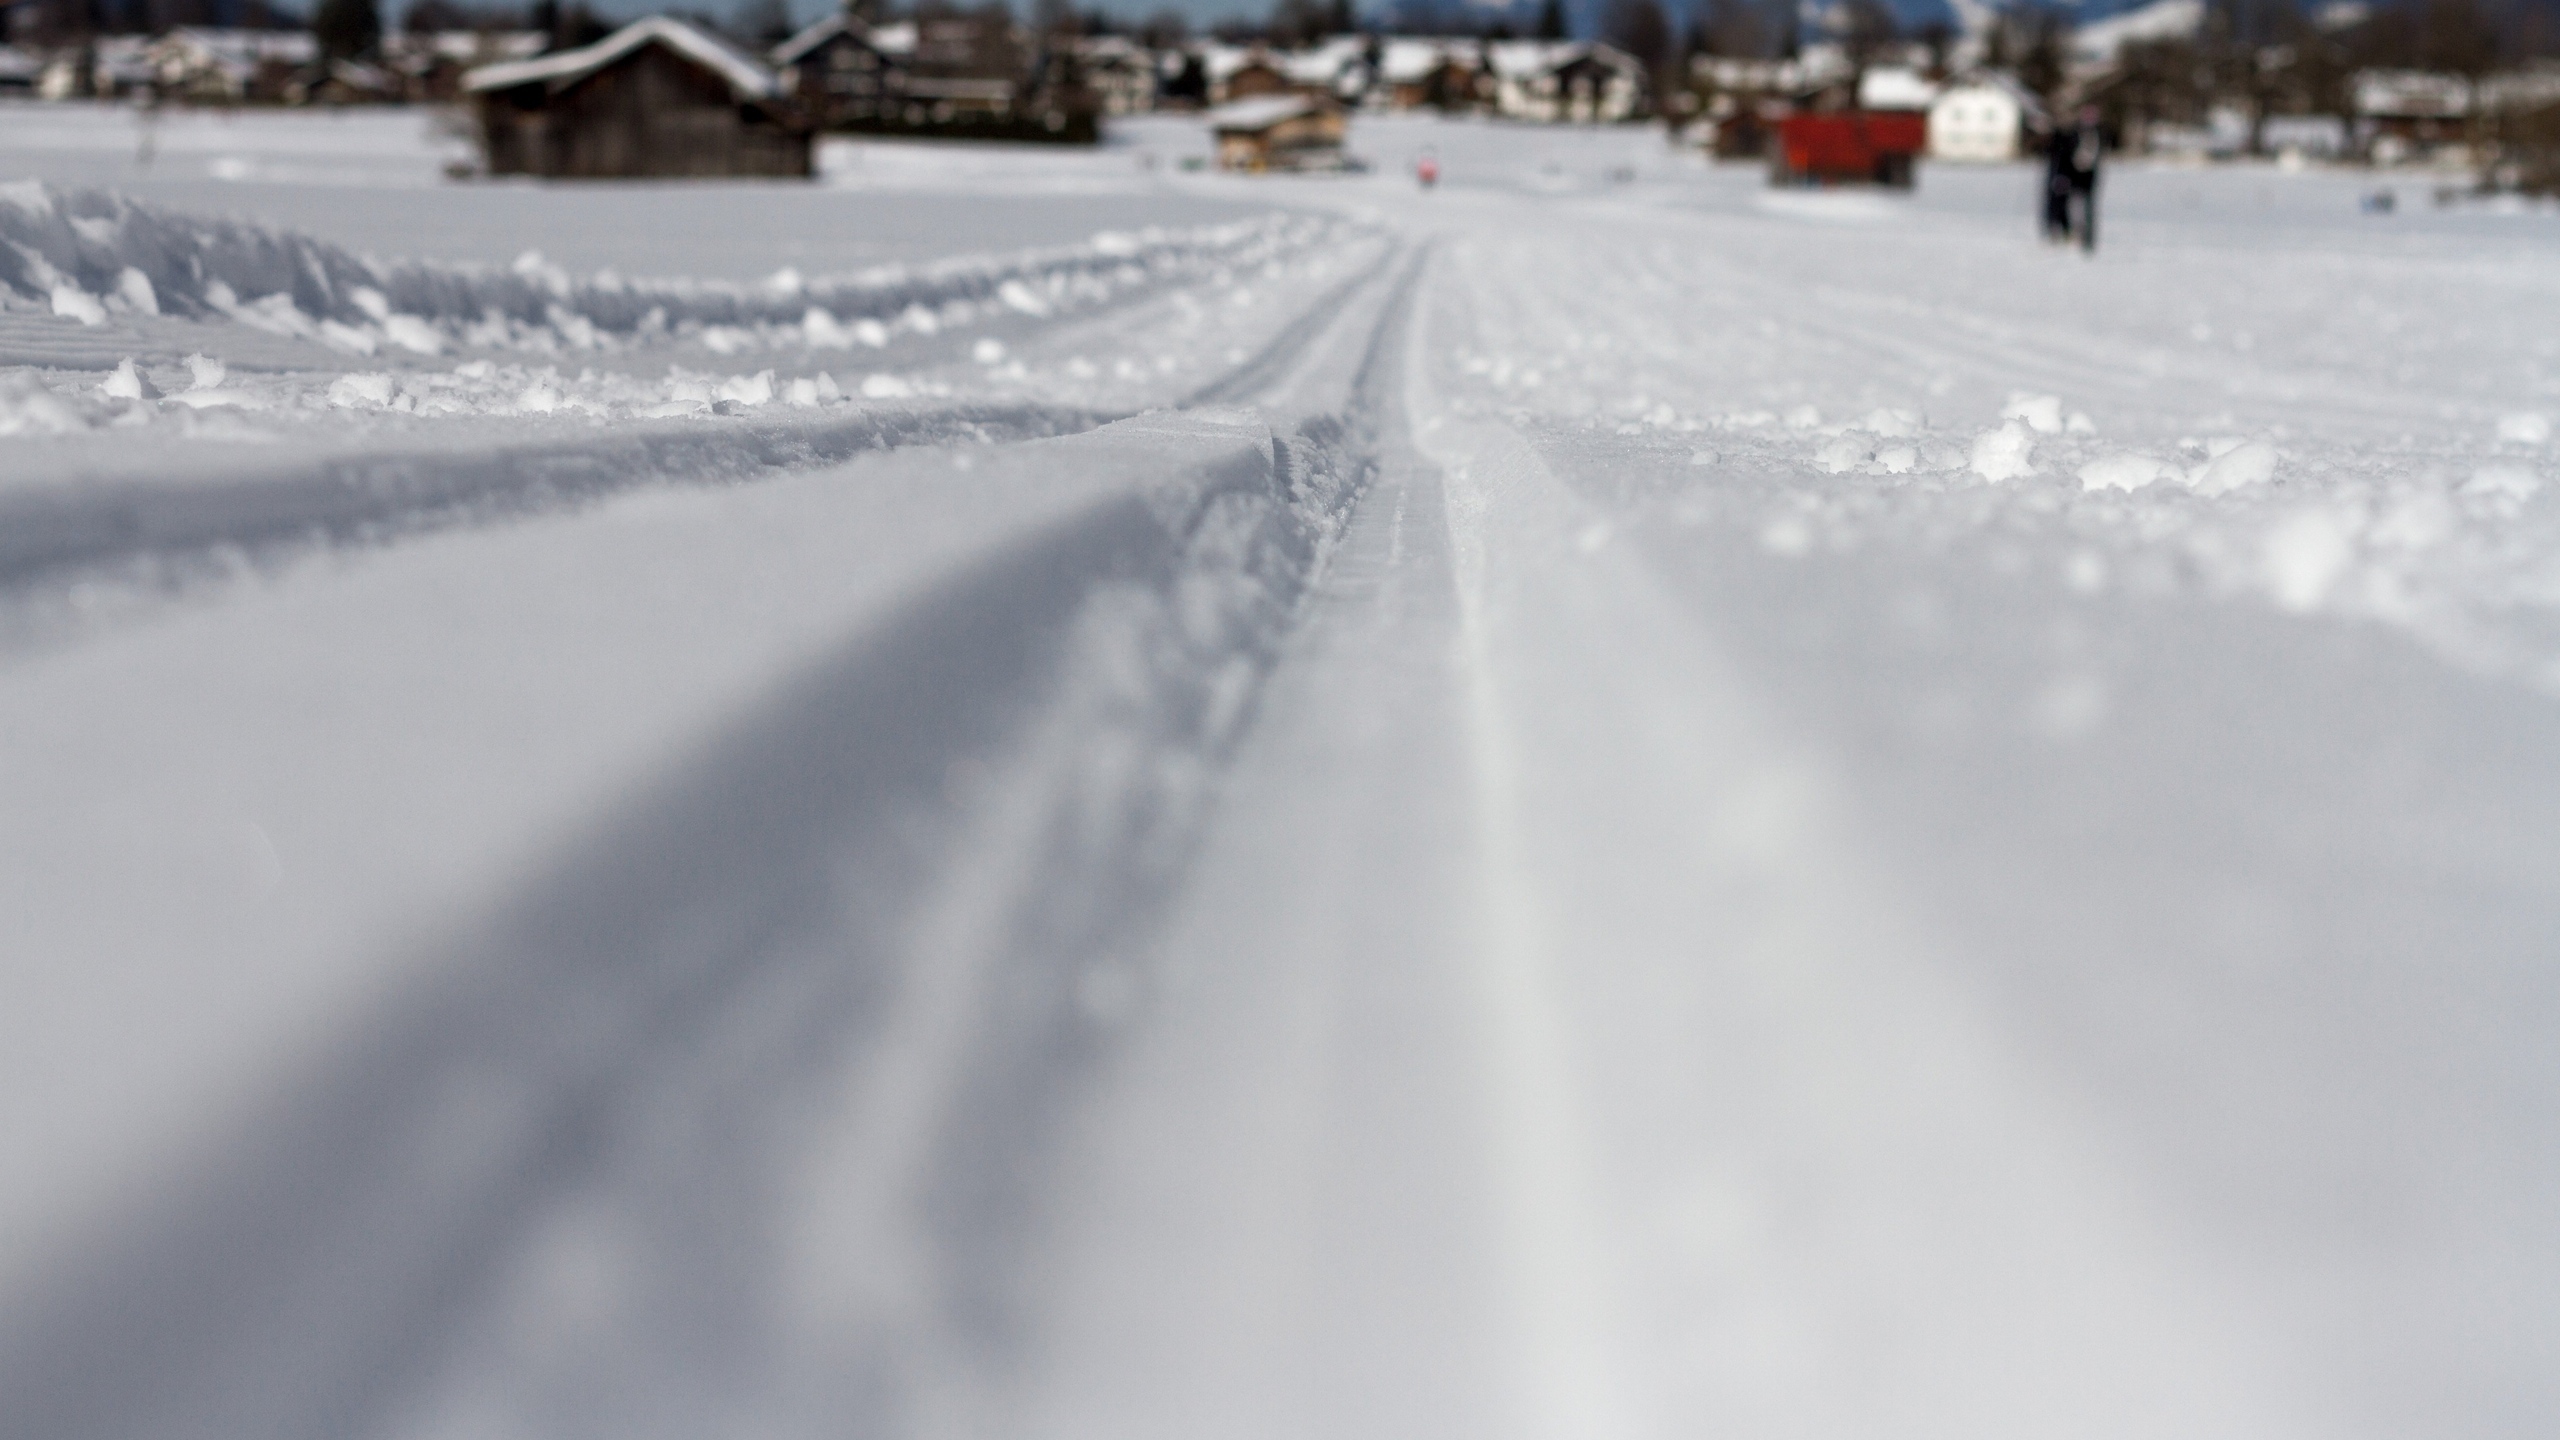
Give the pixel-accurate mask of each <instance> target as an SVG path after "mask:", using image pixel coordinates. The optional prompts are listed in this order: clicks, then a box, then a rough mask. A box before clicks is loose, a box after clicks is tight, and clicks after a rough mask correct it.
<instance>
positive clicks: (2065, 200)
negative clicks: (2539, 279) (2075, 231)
mask: <svg viewBox="0 0 2560 1440" xmlns="http://www.w3.org/2000/svg"><path fill="white" fill-rule="evenodd" d="M2079 143H2080V137H2079V132H2078V131H2075V130H2073V129H2072V128H2071V127H2070V126H2067V125H2056V126H2054V127H2053V133H2052V134H2050V135H2048V136H2046V137H2045V140H2044V243H2046V244H2047V245H2062V244H2067V243H2069V242H2070V239H2071V160H2072V156H2073V154H2074V152H2075V151H2076V149H2077V148H2078V146H2079Z"/></svg>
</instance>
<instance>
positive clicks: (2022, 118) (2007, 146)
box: [1929, 70, 2053, 165]
mask: <svg viewBox="0 0 2560 1440" xmlns="http://www.w3.org/2000/svg"><path fill="white" fill-rule="evenodd" d="M2052 123H2053V122H2052V121H2051V120H2050V119H2048V118H2047V117H2046V115H2045V110H2044V105H2043V103H2042V102H2041V101H2039V100H2037V99H2036V97H2035V96H2034V95H2032V94H2030V93H2028V91H2027V88H2026V87H2025V86H2023V85H2020V84H2019V83H2018V82H2017V81H2016V80H2015V79H2014V78H2012V77H2011V76H2008V75H2006V74H2003V73H2001V72H1999V71H1996V70H1986V71H1979V72H1977V73H1975V74H1971V75H1967V76H1964V77H1962V78H1960V79H1958V80H1956V81H1954V82H1953V83H1951V84H1949V85H1948V86H1947V87H1946V88H1945V89H1943V90H1941V91H1939V92H1938V96H1937V98H1936V99H1934V100H1932V101H1930V102H1929V158H1930V159H1932V160H1948V161H1953V162H1955V163H1958V164H1975V165H1996V164H2000V163H2003V162H2006V161H2010V160H2015V159H2017V158H2019V157H2020V156H2022V155H2025V154H2026V153H2027V147H2028V139H2029V137H2030V136H2031V135H2034V134H2038V133H2041V132H2043V131H2045V130H2048V129H2050V128H2051V126H2052Z"/></svg>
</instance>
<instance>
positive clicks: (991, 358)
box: [969, 335, 1004, 365]
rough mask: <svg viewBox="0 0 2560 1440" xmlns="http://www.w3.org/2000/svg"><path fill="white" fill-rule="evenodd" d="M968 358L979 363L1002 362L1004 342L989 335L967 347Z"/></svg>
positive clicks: (998, 363) (999, 363) (997, 363)
mask: <svg viewBox="0 0 2560 1440" xmlns="http://www.w3.org/2000/svg"><path fill="white" fill-rule="evenodd" d="M969 358H970V359H972V360H975V361H977V362H978V363H979V364H981V365H1001V364H1003V363H1004V342H1003V341H1001V340H998V339H996V338H995V337H994V336H992V335H990V336H988V337H987V338H985V339H983V340H980V341H979V342H978V343H977V344H975V345H972V346H970V347H969Z"/></svg>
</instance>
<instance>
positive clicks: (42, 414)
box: [0, 371, 89, 435]
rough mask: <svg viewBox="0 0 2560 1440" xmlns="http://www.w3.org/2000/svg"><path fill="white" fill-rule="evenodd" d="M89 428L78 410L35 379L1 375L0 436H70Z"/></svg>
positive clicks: (29, 376)
mask: <svg viewBox="0 0 2560 1440" xmlns="http://www.w3.org/2000/svg"><path fill="white" fill-rule="evenodd" d="M88 428H89V421H88V419H87V418H86V417H85V416H83V415H82V414H81V413H80V412H79V410H78V409H76V408H74V407H73V406H72V405H71V404H69V403H68V402H66V401H65V400H64V399H63V398H62V397H61V396H59V395H56V394H54V393H53V392H52V391H51V390H48V389H46V388H45V386H44V382H43V381H41V380H38V379H37V378H36V377H35V376H33V375H31V374H28V373H26V372H24V371H20V372H18V373H16V374H12V375H0V435H69V434H72V433H73V432H75V431H80V430H86V429H88Z"/></svg>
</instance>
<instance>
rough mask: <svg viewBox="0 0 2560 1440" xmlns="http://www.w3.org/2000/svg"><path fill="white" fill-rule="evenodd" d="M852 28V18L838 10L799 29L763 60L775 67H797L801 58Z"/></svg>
mask: <svg viewBox="0 0 2560 1440" xmlns="http://www.w3.org/2000/svg"><path fill="white" fill-rule="evenodd" d="M852 26H853V16H851V15H850V14H847V13H846V12H844V11H842V10H838V11H836V12H835V13H833V14H831V15H828V16H826V17H825V18H824V19H820V20H815V21H812V22H810V23H809V24H807V25H804V26H802V27H800V30H799V33H797V34H795V35H793V36H792V37H791V38H790V39H788V40H785V41H783V42H782V43H781V44H779V45H776V46H774V47H773V51H772V53H771V54H770V55H768V56H766V57H765V58H767V59H769V60H771V61H772V62H773V63H774V65H775V66H776V67H780V66H784V65H797V64H799V63H800V57H801V56H803V55H806V54H808V53H809V52H810V51H812V50H815V49H817V48H818V47H819V46H821V45H824V44H826V43H827V42H828V41H830V40H833V39H834V38H836V37H837V36H839V35H842V34H844V33H845V32H846V31H847V30H849V29H851V28H852Z"/></svg>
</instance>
